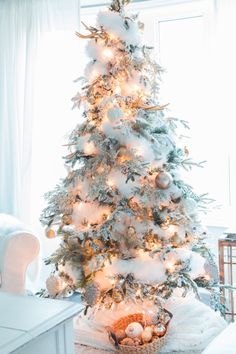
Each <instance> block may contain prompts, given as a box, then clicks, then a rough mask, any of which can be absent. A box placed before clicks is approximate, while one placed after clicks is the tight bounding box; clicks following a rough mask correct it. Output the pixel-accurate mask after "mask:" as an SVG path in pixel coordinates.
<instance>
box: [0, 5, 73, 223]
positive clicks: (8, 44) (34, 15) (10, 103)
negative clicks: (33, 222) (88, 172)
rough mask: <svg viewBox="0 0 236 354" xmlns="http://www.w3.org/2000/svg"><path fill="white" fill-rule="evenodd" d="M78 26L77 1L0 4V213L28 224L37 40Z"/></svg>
mask: <svg viewBox="0 0 236 354" xmlns="http://www.w3.org/2000/svg"><path fill="white" fill-rule="evenodd" d="M78 26H79V0H0V212H5V213H10V214H13V215H15V216H17V217H19V218H20V219H21V220H23V221H25V222H27V223H28V222H29V215H30V209H31V206H30V188H31V166H32V125H33V119H34V116H35V109H34V103H35V96H34V94H35V84H36V72H35V69H36V62H37V61H36V58H37V55H38V47H39V43H40V38H41V37H42V36H43V34H44V33H46V32H48V31H53V30H54V31H57V30H58V31H63V30H72V31H74V30H75V29H78Z"/></svg>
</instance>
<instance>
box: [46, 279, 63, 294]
mask: <svg viewBox="0 0 236 354" xmlns="http://www.w3.org/2000/svg"><path fill="white" fill-rule="evenodd" d="M46 288H47V291H48V295H49V296H51V297H56V296H57V295H58V294H60V293H61V292H62V290H63V289H64V282H63V280H62V278H61V277H59V276H58V275H55V274H52V275H50V277H48V278H47V280H46Z"/></svg>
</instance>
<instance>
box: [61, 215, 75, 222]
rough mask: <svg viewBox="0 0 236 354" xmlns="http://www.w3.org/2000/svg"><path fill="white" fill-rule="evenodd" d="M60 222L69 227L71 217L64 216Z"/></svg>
mask: <svg viewBox="0 0 236 354" xmlns="http://www.w3.org/2000/svg"><path fill="white" fill-rule="evenodd" d="M61 221H62V222H63V224H64V225H70V224H72V216H71V215H69V214H65V215H63V216H62V218H61Z"/></svg>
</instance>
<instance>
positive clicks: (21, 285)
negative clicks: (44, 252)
mask: <svg viewBox="0 0 236 354" xmlns="http://www.w3.org/2000/svg"><path fill="white" fill-rule="evenodd" d="M39 249H40V246H39V241H38V239H37V238H36V237H35V236H34V235H33V234H32V233H31V232H30V231H29V230H27V227H26V226H25V225H24V224H23V223H21V222H19V221H18V220H17V219H16V218H14V217H12V216H10V215H6V214H0V291H6V292H10V293H18V294H25V293H26V286H25V280H26V272H27V268H28V265H29V264H30V263H31V262H32V261H33V260H34V259H35V258H36V257H37V255H38V253H39Z"/></svg>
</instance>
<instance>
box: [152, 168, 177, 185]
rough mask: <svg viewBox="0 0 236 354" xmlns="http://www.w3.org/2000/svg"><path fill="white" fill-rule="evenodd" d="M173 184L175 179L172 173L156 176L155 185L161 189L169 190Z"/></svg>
mask: <svg viewBox="0 0 236 354" xmlns="http://www.w3.org/2000/svg"><path fill="white" fill-rule="evenodd" d="M172 182H173V178H172V176H171V174H170V173H168V172H165V171H162V172H159V173H158V174H157V175H156V178H155V185H156V187H157V188H159V189H167V188H169V187H170V185H171V183H172Z"/></svg>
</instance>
